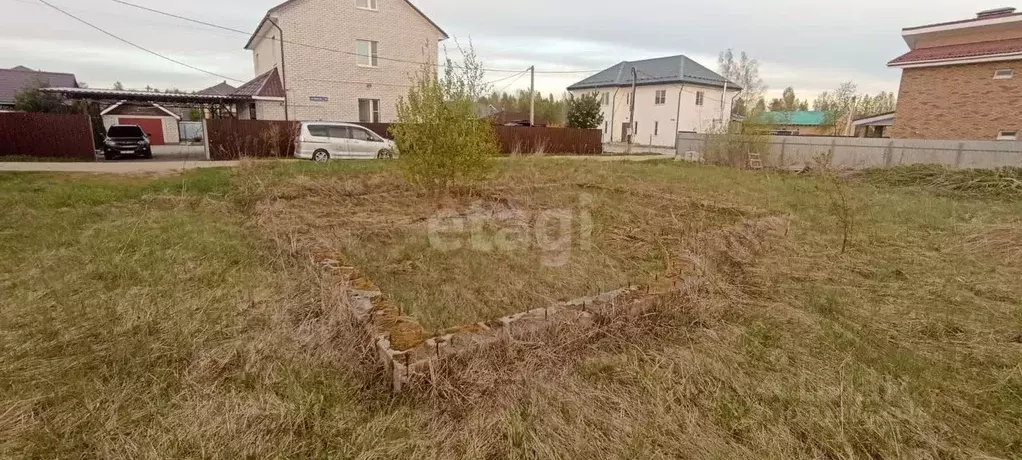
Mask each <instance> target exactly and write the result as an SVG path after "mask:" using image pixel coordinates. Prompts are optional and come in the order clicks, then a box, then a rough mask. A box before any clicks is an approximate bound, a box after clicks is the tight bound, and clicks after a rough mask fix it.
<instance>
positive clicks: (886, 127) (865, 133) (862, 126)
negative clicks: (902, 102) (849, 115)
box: [852, 112, 896, 137]
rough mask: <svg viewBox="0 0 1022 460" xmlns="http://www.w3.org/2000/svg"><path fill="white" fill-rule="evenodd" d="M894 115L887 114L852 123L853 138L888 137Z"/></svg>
mask: <svg viewBox="0 0 1022 460" xmlns="http://www.w3.org/2000/svg"><path fill="white" fill-rule="evenodd" d="M895 115H896V114H895V112H889V113H882V114H880V115H873V116H870V117H866V118H860V119H858V120H855V121H853V122H852V126H853V127H855V137H890V134H891V133H890V127H891V126H894V118H895Z"/></svg>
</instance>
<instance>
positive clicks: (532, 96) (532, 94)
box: [529, 66, 536, 126]
mask: <svg viewBox="0 0 1022 460" xmlns="http://www.w3.org/2000/svg"><path fill="white" fill-rule="evenodd" d="M529 73H531V74H532V78H530V79H529V80H530V81H529V126H536V66H532V67H529Z"/></svg>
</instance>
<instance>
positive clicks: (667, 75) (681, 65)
mask: <svg viewBox="0 0 1022 460" xmlns="http://www.w3.org/2000/svg"><path fill="white" fill-rule="evenodd" d="M632 66H635V70H636V71H638V78H637V79H636V83H637V84H639V85H661V84H665V83H666V84H671V83H692V84H696V85H706V86H719V87H723V86H724V77H722V76H720V75H719V74H718V73H717V72H714V71H712V70H710V69H707V68H706V67H703V66H702V65H700V64H699V63H698V62H696V61H693V60H691V59H689V58H688V57H686V56H683V55H680V54H679V55H677V56H668V57H662V58H656V59H646V60H644V61H623V62H621V63H618V64H617V65H615V66H613V67H610V68H608V69H606V70H604V71H602V72H599V73H597V74H596V75H593V76H591V77H589V78H586V79H585V80H582V81H580V82H578V83H575V84H574V85H571V86H569V87H568V89H569V90H576V89H588V88H603V87H608V86H628V85H631V84H632ZM727 87H728V89H742V88H740V87H739V86H738V85H736V84H735V83H733V82H728V84H727Z"/></svg>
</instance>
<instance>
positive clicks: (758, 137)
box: [703, 125, 770, 168]
mask: <svg viewBox="0 0 1022 460" xmlns="http://www.w3.org/2000/svg"><path fill="white" fill-rule="evenodd" d="M750 153H758V154H760V158H761V159H762V160H763V163H764V164H767V156H768V154H769V153H770V135H769V134H768V132H766V131H760V130H758V129H746V130H744V132H743V131H742V130H740V129H738V127H736V126H734V125H732V129H725V128H718V129H716V130H713V131H710V132H709V133H707V137H706V144H705V145H704V146H703V160H704V161H706V162H707V163H710V164H716V165H724V166H732V167H736V168H745V167H747V166H748V165H749V154H750Z"/></svg>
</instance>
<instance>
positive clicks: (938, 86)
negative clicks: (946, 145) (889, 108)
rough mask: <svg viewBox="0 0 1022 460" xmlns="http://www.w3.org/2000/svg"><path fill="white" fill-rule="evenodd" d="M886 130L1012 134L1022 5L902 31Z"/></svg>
mask: <svg viewBox="0 0 1022 460" xmlns="http://www.w3.org/2000/svg"><path fill="white" fill-rule="evenodd" d="M902 36H903V37H904V39H905V43H907V44H908V47H909V48H910V50H911V51H909V52H908V53H906V54H904V55H902V56H901V57H898V58H897V59H894V60H893V61H891V62H890V63H888V66H890V67H895V68H900V69H902V70H903V72H902V77H901V90H900V94H899V96H898V111H897V118H896V120H895V122H894V126H893V127H892V129H891V131H890V136H891V137H893V138H913V139H969V140H995V139H999V140H1017V139H1019V137H1018V136H1019V131H1022V13H1017V12H1015V9H1014V8H1002V9H997V10H988V11H983V12H980V13H979V14H977V15H976V17H975V18H971V19H966V20H961V21H954V22H946V23H940V24H931V25H925V26H919V27H910V28H907V29H904V30H903V31H902Z"/></svg>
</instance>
